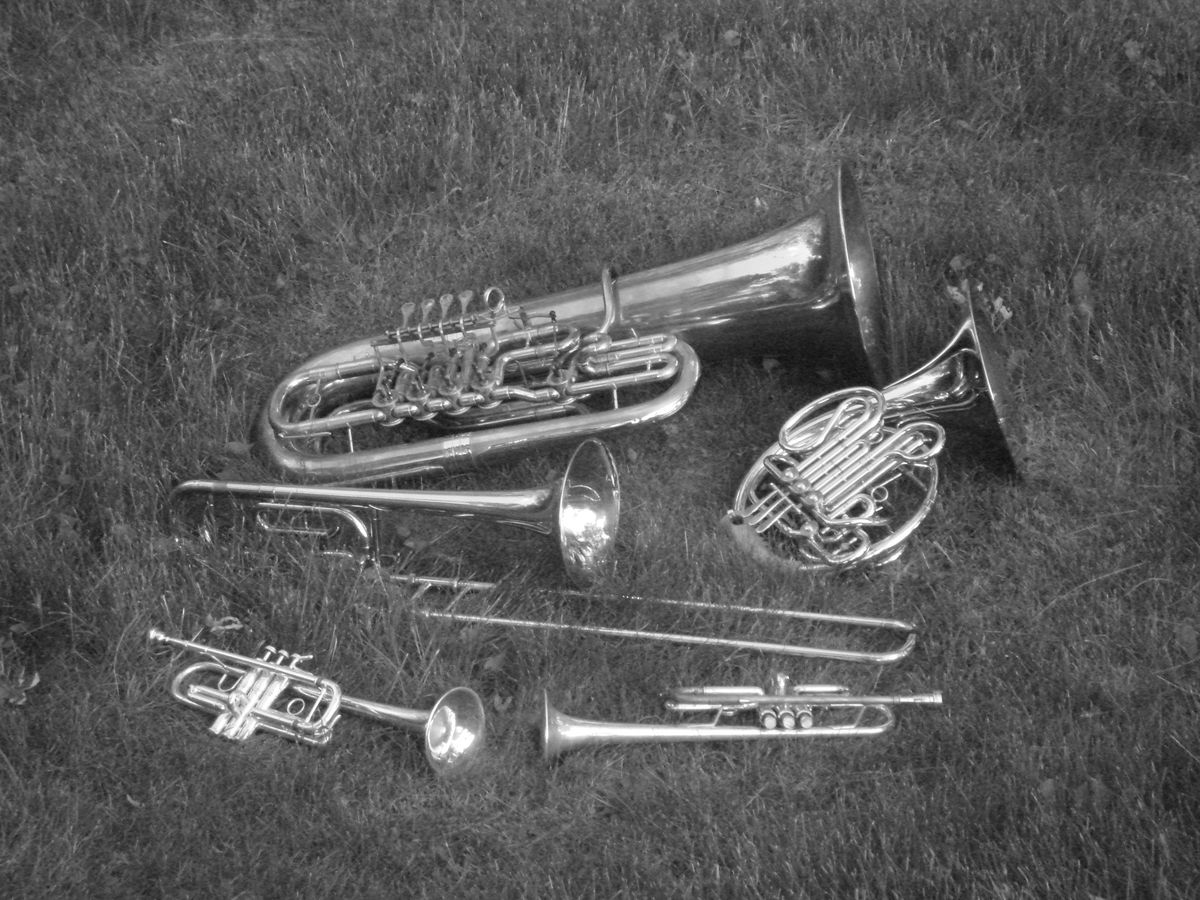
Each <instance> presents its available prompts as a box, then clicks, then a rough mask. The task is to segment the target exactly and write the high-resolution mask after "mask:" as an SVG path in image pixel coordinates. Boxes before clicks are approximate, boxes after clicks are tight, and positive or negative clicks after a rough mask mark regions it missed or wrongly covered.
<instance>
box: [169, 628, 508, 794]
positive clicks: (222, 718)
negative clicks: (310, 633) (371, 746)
mask: <svg viewBox="0 0 1200 900" xmlns="http://www.w3.org/2000/svg"><path fill="white" fill-rule="evenodd" d="M147 638H148V639H149V641H150V643H151V644H169V645H171V646H173V647H178V648H180V649H182V650H190V651H192V652H194V653H199V654H201V655H203V656H206V657H208V659H207V660H206V661H204V662H197V663H192V664H191V665H189V666H187V667H186V668H184V669H182V670H180V671H179V673H178V674H176V676H175V677H174V679H173V680H172V681H171V695H172V696H173V697H174V698H175V699H176V700H178V701H179V702H180V703H183V704H185V705H187V706H190V707H192V708H194V709H200V710H204V711H205V712H209V713H213V714H215V715H216V718H215V719H214V720H213V723H212V725H211V726H210V727H209V731H211V732H212V733H213V734H216V735H220V736H221V737H224V738H228V739H229V740H233V741H244V740H247V739H248V738H250V737H251V736H252V735H253V734H254V733H255V732H257V731H266V732H269V733H271V734H277V735H280V736H281V737H285V738H288V739H289V740H293V741H298V742H300V743H303V744H308V745H310V746H318V747H320V746H324V745H325V744H327V743H329V739H330V737H331V736H332V734H333V726H334V725H336V724H337V722H338V720H339V719H340V718H341V713H342V712H343V711H345V712H350V713H354V714H355V715H358V716H363V717H366V718H369V719H375V720H377V721H380V722H387V723H389V724H391V725H396V726H398V727H400V728H403V729H405V730H408V731H419V732H421V733H422V734H423V735H424V738H425V758H426V760H428V762H429V765H430V766H432V767H433V770H434V771H435V772H436V773H437V774H439V775H446V774H450V773H452V772H458V771H461V770H463V769H465V768H466V767H467V766H469V765H470V764H471V763H473V762H474V761H475V760H476V759H477V758H478V756H479V753H480V751H481V750H482V749H483V741H484V728H485V714H484V711H483V702H482V701H481V700H480V699H479V696H478V695H477V694H476V693H475V692H474V691H473V690H471V689H470V688H466V687H457V688H453V689H451V690H449V691H447V692H446V693H445V694H443V695H442V696H441V697H440V698H439V699H438V701H437V702H436V703H435V704H434V705H433V707H432V709H430V710H428V711H425V710H416V709H403V708H401V707H398V706H388V705H386V704H383V703H376V702H374V701H372V700H359V699H357V698H355V697H348V696H346V695H345V694H343V693H342V692H341V689H340V688H339V687H338V685H337V684H336V683H334V682H333V681H330V680H329V679H328V678H321V677H319V676H317V675H313V674H312V673H310V672H306V671H304V670H303V669H301V668H300V667H299V666H300V663H301V662H304V661H306V660H308V659H311V658H312V657H310V656H301V655H300V654H296V653H288V652H287V651H285V650H277V649H275V648H274V647H266V648H265V649H264V651H263V654H262V656H261V657H259V658H254V657H249V656H242V655H240V654H237V653H230V652H229V651H226V650H220V649H217V648H215V647H210V646H207V645H205V644H200V643H196V642H193V641H187V640H183V639H181V638H175V637H170V636H168V635H166V634H164V633H163V632H162V631H159V630H158V629H157V628H151V629H150V631H149V633H148V634H147ZM211 676H216V679H217V681H216V684H215V685H213V684H206V683H205V681H204V680H205V679H206V678H211ZM229 682H232V683H229Z"/></svg>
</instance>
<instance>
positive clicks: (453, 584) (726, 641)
mask: <svg viewBox="0 0 1200 900" xmlns="http://www.w3.org/2000/svg"><path fill="white" fill-rule="evenodd" d="M379 577H380V578H381V579H382V580H384V581H386V582H391V583H393V584H402V585H411V586H415V587H417V589H418V590H417V593H416V595H415V597H414V599H419V598H420V597H421V596H423V595H424V594H425V593H427V592H429V591H432V590H449V591H454V592H456V593H457V594H458V596H460V597H461V596H463V595H465V594H469V593H474V592H488V591H494V590H496V589H498V588H499V587H500V585H498V584H495V583H491V582H486V581H466V580H460V579H456V578H438V577H435V576H428V575H404V574H389V573H383V572H381V573H379ZM555 593H556V594H558V595H559V596H563V597H569V598H572V599H582V600H586V601H589V602H596V601H599V602H602V603H621V602H631V603H644V604H652V605H659V606H672V607H676V608H684V609H696V610H705V611H709V612H714V613H721V614H723V615H731V614H745V615H752V616H765V617H771V618H776V619H781V620H785V621H791V622H812V623H819V624H826V625H837V626H842V627H858V628H872V629H878V630H882V631H890V632H895V633H897V634H902V635H904V640H903V641H902V642H901V643H900V644H898V645H897V646H894V647H892V648H891V649H888V650H844V649H840V648H834V647H813V646H809V645H805V644H784V643H778V642H771V641H757V640H751V639H749V638H744V637H708V636H705V635H697V634H680V633H677V632H667V631H651V630H648V629H640V628H616V627H609V626H604V625H585V624H578V623H571V622H552V621H548V620H542V619H515V618H507V617H503V616H485V615H476V614H473V613H464V612H450V611H446V610H438V609H429V608H423V607H414V608H413V609H412V613H413V615H416V616H418V617H419V618H423V619H430V620H434V621H443V622H454V623H457V624H461V625H492V626H497V627H500V628H524V629H531V630H535V631H551V632H559V633H568V634H588V635H594V636H597V637H610V638H620V639H624V640H638V641H650V642H652V643H667V644H683V645H687V646H692V647H711V648H717V649H721V650H748V651H751V652H754V653H768V654H775V655H778V656H793V657H806V658H809V659H832V660H840V661H842V662H863V663H875V664H885V663H892V662H897V661H899V660H901V659H904V658H905V657H906V656H908V655H909V654H910V653H911V652H912V649H913V647H914V646H916V642H917V635H916V627H915V626H914V625H913V624H912V623H911V622H905V621H903V620H900V619H878V618H873V617H870V616H847V615H837V614H833V613H814V612H805V611H803V610H795V609H768V608H765V607H758V606H743V605H737V604H723V603H708V602H706V601H702V600H680V599H670V598H664V597H640V596H634V595H630V594H608V595H605V594H589V593H585V592H583V591H556V592H555Z"/></svg>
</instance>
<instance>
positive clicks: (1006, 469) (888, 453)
mask: <svg viewBox="0 0 1200 900" xmlns="http://www.w3.org/2000/svg"><path fill="white" fill-rule="evenodd" d="M1024 444H1025V431H1024V426H1023V424H1022V422H1021V418H1020V415H1019V412H1018V409H1017V404H1016V401H1015V400H1014V398H1013V394H1012V391H1011V389H1010V387H1009V384H1008V377H1007V373H1006V370H1005V361H1004V355H1003V353H1002V352H1001V350H1000V346H999V342H998V340H997V338H996V336H995V334H994V333H993V332H992V329H991V327H990V326H989V325H988V324H987V322H986V321H985V320H984V319H983V318H981V317H979V316H978V315H977V314H976V313H975V311H974V309H973V308H971V307H970V306H968V310H967V317H966V319H965V320H964V321H963V323H962V324H961V325H960V326H959V328H958V330H957V331H956V332H955V334H954V336H953V337H952V338H951V339H950V341H949V343H947V344H946V346H945V347H943V348H942V349H941V351H939V352H938V353H937V354H936V355H935V356H934V357H933V358H932V359H930V360H929V361H928V362H926V363H925V364H924V365H923V366H921V367H920V368H918V369H917V370H915V371H914V372H911V373H910V374H908V375H906V376H904V377H903V378H900V379H898V380H896V381H893V382H892V383H891V384H888V385H887V386H886V387H884V388H882V389H880V390H876V389H874V388H849V389H846V390H843V391H837V392H835V393H832V394H828V395H826V396H825V397H822V398H820V399H818V400H816V401H814V402H813V403H810V404H808V405H807V406H805V407H804V408H803V409H801V410H800V411H799V412H797V413H796V414H795V415H793V416H792V417H791V418H789V419H788V420H787V421H786V422H785V423H784V425H783V427H782V428H781V429H780V431H779V438H778V440H777V441H776V442H775V443H774V444H772V445H771V446H769V447H768V448H767V449H766V450H765V451H764V452H763V453H762V455H760V456H759V458H758V459H757V460H756V461H755V463H754V465H753V466H751V467H750V470H749V471H748V472H747V473H746V476H745V477H744V478H743V479H742V482H741V484H740V485H739V486H738V490H737V494H736V495H735V497H734V501H733V505H732V507H731V509H730V511H729V513H728V515H727V516H726V519H725V523H726V525H727V526H728V527H729V529H730V530H731V532H732V534H733V536H734V540H735V542H736V543H738V544H739V545H740V546H741V547H742V548H743V549H745V550H747V551H748V552H749V553H750V554H751V555H753V556H756V557H758V558H759V559H761V560H763V561H764V562H767V563H768V564H771V565H776V566H778V565H783V566H784V567H786V568H789V569H799V570H803V571H814V570H825V569H845V568H850V567H854V566H865V565H880V564H883V563H886V562H889V561H891V560H894V559H896V558H897V557H898V556H899V555H900V554H901V553H902V552H903V551H904V547H905V545H906V542H907V541H908V538H909V537H910V536H911V534H912V533H913V532H914V531H915V530H916V528H917V527H918V526H919V525H920V524H921V522H922V521H923V520H924V519H925V517H926V516H928V514H929V512H930V510H931V509H932V508H933V504H934V501H935V499H936V497H937V486H938V463H937V460H938V457H939V455H940V454H941V453H942V451H943V449H946V448H950V449H951V450H952V451H955V450H963V451H969V452H971V453H973V454H974V455H975V456H977V457H978V458H979V459H980V460H981V462H983V463H984V464H985V465H987V466H988V467H990V468H992V469H993V470H995V471H997V472H999V473H1001V474H1005V475H1010V476H1015V477H1020V476H1021V475H1022V472H1023V469H1024Z"/></svg>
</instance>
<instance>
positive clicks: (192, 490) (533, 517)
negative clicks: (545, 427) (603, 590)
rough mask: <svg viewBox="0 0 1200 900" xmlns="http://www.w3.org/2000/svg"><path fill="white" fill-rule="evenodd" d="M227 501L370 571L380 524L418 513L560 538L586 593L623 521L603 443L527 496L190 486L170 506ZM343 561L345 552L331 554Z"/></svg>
mask: <svg viewBox="0 0 1200 900" xmlns="http://www.w3.org/2000/svg"><path fill="white" fill-rule="evenodd" d="M215 496H227V497H230V498H232V499H233V500H235V501H241V502H243V503H245V504H248V505H249V506H250V507H252V509H253V510H254V512H255V518H254V524H255V525H256V526H257V527H258V528H259V529H261V530H263V531H267V532H271V533H287V534H303V535H308V536H315V537H319V538H321V539H324V540H329V541H332V542H335V546H336V542H338V541H340V539H341V538H342V537H343V536H347V535H348V536H349V537H350V539H351V544H352V549H351V550H350V551H349V554H350V555H351V556H353V557H355V558H357V559H358V560H359V561H360V562H363V563H368V562H370V563H378V561H379V559H380V556H381V550H382V547H381V540H380V533H381V531H382V529H381V528H380V522H379V516H380V514H382V513H383V512H386V511H395V510H418V511H423V512H431V513H444V514H447V515H453V516H460V517H466V518H484V519H490V520H494V521H497V522H501V523H504V524H508V525H515V526H518V527H521V528H527V529H530V530H532V531H535V532H537V533H539V534H544V535H547V536H554V537H555V538H556V540H557V543H558V548H559V552H560V554H561V556H562V560H563V565H564V566H565V568H566V572H567V577H568V578H570V580H571V581H572V582H573V583H575V584H579V585H587V584H591V583H592V582H594V581H596V580H597V579H598V578H599V577H600V576H601V575H602V574H603V573H604V572H606V571H608V569H609V568H611V566H612V563H613V553H614V547H615V544H616V538H617V527H618V524H619V519H620V509H621V492H620V484H619V480H618V477H617V468H616V463H615V462H614V460H613V458H612V454H611V453H610V452H609V450H608V448H607V447H605V446H604V444H602V443H601V442H600V441H597V440H594V439H592V440H587V441H584V442H583V443H581V444H580V445H579V446H578V447H577V448H575V452H574V453H572V455H571V459H570V461H569V462H568V463H567V467H566V470H565V471H564V472H563V475H562V477H561V478H560V479H559V480H558V482H557V483H554V484H550V485H547V486H545V487H541V488H535V489H531V490H521V491H421V490H386V489H381V488H353V487H325V486H305V485H285V484H256V483H250V482H237V481H205V480H199V479H195V480H191V481H185V482H182V483H181V484H179V485H178V486H177V487H175V489H174V490H172V491H171V495H170V498H169V500H168V504H169V505H170V506H172V507H178V506H179V505H180V504H182V503H183V502H184V501H185V500H187V499H190V498H196V497H200V498H202V499H205V500H211V499H212V498H213V497H215ZM329 552H333V553H340V552H341V551H338V550H336V549H335V550H333V551H329Z"/></svg>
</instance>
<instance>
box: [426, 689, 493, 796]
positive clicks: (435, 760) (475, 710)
mask: <svg viewBox="0 0 1200 900" xmlns="http://www.w3.org/2000/svg"><path fill="white" fill-rule="evenodd" d="M486 720H487V715H486V714H485V713H484V711H483V701H482V700H481V699H480V698H479V695H478V694H477V693H475V691H473V690H471V689H470V688H467V687H456V688H451V689H450V690H448V691H446V693H444V694H442V696H441V697H440V698H439V699H438V701H437V703H435V704H434V705H433V708H432V709H430V711H429V720H428V721H427V722H426V723H425V759H426V761H427V762H428V763H429V765H430V767H431V768H432V769H433V771H434V772H435V773H436V774H438V775H448V774H450V773H452V772H453V773H457V772H464V771H466V770H467V769H468V768H470V767H471V766H472V765H474V763H475V762H476V761H477V760H478V758H479V757H480V755H481V754H482V753H483V750H484V736H485V734H486V727H485V723H486Z"/></svg>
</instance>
